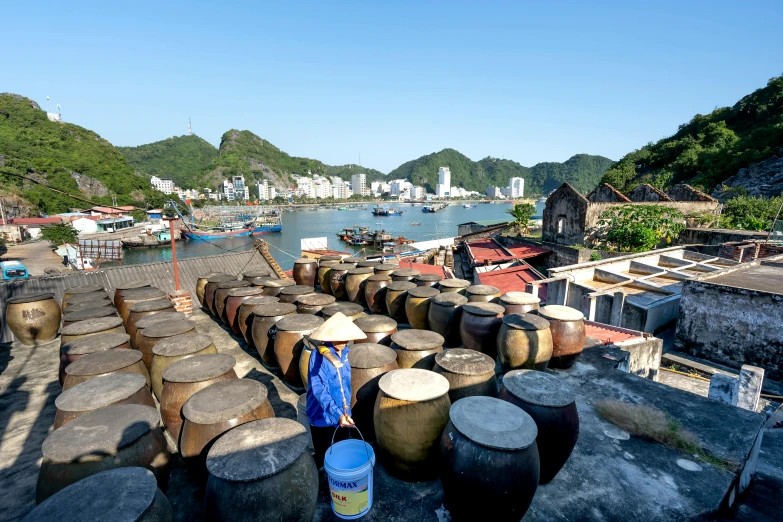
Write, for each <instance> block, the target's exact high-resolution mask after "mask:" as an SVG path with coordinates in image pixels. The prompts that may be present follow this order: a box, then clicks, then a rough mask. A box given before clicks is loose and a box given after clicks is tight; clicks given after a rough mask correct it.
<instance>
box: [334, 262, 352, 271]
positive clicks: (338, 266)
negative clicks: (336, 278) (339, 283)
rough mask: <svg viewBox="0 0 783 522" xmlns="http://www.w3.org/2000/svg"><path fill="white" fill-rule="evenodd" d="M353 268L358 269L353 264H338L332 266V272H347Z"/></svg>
mask: <svg viewBox="0 0 783 522" xmlns="http://www.w3.org/2000/svg"><path fill="white" fill-rule="evenodd" d="M353 268H356V267H355V266H354V265H353V264H351V263H337V264H336V265H333V266H332V270H337V271H340V270H345V271H346V272H347V271H348V270H351V269H353Z"/></svg>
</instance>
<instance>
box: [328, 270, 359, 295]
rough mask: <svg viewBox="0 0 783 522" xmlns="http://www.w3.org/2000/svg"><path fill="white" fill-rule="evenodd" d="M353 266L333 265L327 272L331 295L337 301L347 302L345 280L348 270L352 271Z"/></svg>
mask: <svg viewBox="0 0 783 522" xmlns="http://www.w3.org/2000/svg"><path fill="white" fill-rule="evenodd" d="M353 268H354V266H353V265H352V264H348V263H341V264H339V265H334V266H332V267H331V269H330V270H329V288H330V289H331V294H332V295H333V296H334V297H335V298H337V300H338V301H347V300H348V291H347V290H346V289H345V278H346V277H348V270H353Z"/></svg>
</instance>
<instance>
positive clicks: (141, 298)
mask: <svg viewBox="0 0 783 522" xmlns="http://www.w3.org/2000/svg"><path fill="white" fill-rule="evenodd" d="M161 299H166V292H164V291H163V290H160V289H159V288H139V289H138V290H128V291H127V292H125V293H123V294H122V302H121V305H120V306H119V307H118V308H117V312H118V313H119V314H120V317H122V322H123V324H126V323H127V321H128V316H129V315H130V307H131V306H133V305H134V304H137V303H142V302H145V301H159V300H161Z"/></svg>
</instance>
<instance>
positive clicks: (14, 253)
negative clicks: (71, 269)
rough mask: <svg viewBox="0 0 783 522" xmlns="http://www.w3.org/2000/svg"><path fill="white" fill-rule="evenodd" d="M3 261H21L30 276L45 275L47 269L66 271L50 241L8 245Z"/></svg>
mask: <svg viewBox="0 0 783 522" xmlns="http://www.w3.org/2000/svg"><path fill="white" fill-rule="evenodd" d="M3 261H19V262H20V263H22V264H23V265H24V266H26V267H27V271H28V272H29V273H30V275H44V270H46V269H47V268H56V269H58V270H59V269H65V267H64V266H63V259H62V258H61V257H60V256H58V255H57V254H55V253H54V250H52V246H51V245H50V244H49V242H48V241H44V240H40V241H30V242H27V243H22V244H21V245H8V253H6V254H5V255H4V256H3Z"/></svg>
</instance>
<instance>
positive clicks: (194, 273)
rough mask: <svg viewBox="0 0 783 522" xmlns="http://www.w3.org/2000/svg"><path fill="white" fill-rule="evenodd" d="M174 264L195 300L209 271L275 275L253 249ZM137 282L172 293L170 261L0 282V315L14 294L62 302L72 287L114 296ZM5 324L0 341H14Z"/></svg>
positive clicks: (180, 278) (183, 260)
mask: <svg viewBox="0 0 783 522" xmlns="http://www.w3.org/2000/svg"><path fill="white" fill-rule="evenodd" d="M177 264H178V265H179V281H180V285H181V286H182V289H184V290H188V291H189V292H190V293H191V295H192V296H193V298H194V300H195V296H196V280H197V279H198V278H199V276H201V275H203V274H207V273H209V272H226V273H229V274H237V275H239V274H241V273H242V272H247V271H249V270H269V271H270V272H271V273H272V274H274V270H272V268H271V267H270V266H269V264H268V263H267V262H266V261H265V260H264V258H263V257H262V256H261V254H260V253H259V252H258V251H257V250H255V249H253V250H250V251H247V252H237V253H227V254H219V255H215V256H204V257H192V258H189V259H181V260H179V261H178V263H177ZM272 277H274V275H273V276H272ZM139 279H140V280H142V281H149V283H150V284H151V285H153V286H155V287H158V288H160V289H161V290H165V291H167V292H173V291H174V290H175V288H174V286H175V285H174V269H173V263H172V262H171V261H166V262H161V263H146V264H140V265H126V266H117V267H111V268H103V269H100V270H90V271H80V272H70V273H67V274H60V275H53V276H42V277H31V278H30V279H22V280H16V281H4V282H2V283H0V313H2V317H3V318H5V305H6V302H7V300H8V298H10V297H13V296H16V295H22V294H37V293H42V292H52V293H54V294H55V296H56V297H57V299H58V301H59V300H61V299H62V297H63V292H64V291H65V289H66V288H70V287H72V286H79V285H88V284H90V285H102V286H103V287H104V288H106V290H108V291H109V292H110V293H113V292H114V286H115V285H116V284H118V283H121V282H127V281H135V280H139ZM5 323H6V321H5V320H4V321H3V330H2V336H0V342H9V341H13V340H14V336H13V334H12V333H11V331H10V330H9V329H8V327H7V325H6V324H5Z"/></svg>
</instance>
